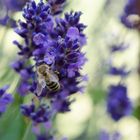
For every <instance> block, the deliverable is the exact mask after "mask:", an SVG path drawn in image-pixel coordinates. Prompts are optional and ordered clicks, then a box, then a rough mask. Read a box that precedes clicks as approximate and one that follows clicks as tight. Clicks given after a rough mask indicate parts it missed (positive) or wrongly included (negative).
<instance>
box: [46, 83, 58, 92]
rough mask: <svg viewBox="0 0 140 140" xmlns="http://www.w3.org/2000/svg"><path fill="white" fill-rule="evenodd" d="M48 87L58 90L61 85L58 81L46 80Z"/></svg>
mask: <svg viewBox="0 0 140 140" xmlns="http://www.w3.org/2000/svg"><path fill="white" fill-rule="evenodd" d="M46 85H47V87H48V88H49V89H50V90H52V91H57V90H59V89H60V85H59V83H57V82H53V81H51V82H46Z"/></svg>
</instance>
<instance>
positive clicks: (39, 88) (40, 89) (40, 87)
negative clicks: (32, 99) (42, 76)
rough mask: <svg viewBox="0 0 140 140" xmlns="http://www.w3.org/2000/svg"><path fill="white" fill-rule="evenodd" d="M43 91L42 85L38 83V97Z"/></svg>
mask: <svg viewBox="0 0 140 140" xmlns="http://www.w3.org/2000/svg"><path fill="white" fill-rule="evenodd" d="M42 90H43V87H42V85H41V84H40V83H38V84H37V89H36V93H37V95H38V96H40V95H41V93H42Z"/></svg>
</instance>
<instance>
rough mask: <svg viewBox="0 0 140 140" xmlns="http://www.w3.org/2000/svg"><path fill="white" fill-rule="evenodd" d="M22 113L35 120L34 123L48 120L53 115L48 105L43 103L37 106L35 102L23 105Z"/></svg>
mask: <svg viewBox="0 0 140 140" xmlns="http://www.w3.org/2000/svg"><path fill="white" fill-rule="evenodd" d="M21 111H22V113H23V114H24V115H25V116H27V117H29V118H30V119H31V120H33V122H34V123H42V122H47V121H48V120H49V119H50V117H51V112H50V109H49V107H48V106H47V105H45V104H41V105H40V106H39V107H37V108H36V106H35V104H34V103H32V104H31V105H22V106H21Z"/></svg>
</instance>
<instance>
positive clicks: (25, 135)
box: [22, 121, 32, 140]
mask: <svg viewBox="0 0 140 140" xmlns="http://www.w3.org/2000/svg"><path fill="white" fill-rule="evenodd" d="M31 127H32V122H31V121H30V122H29V124H28V126H27V128H26V131H25V133H24V135H23V138H22V140H27V138H28V135H29V134H30V132H31V131H30V130H31Z"/></svg>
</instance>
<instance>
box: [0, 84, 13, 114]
mask: <svg viewBox="0 0 140 140" xmlns="http://www.w3.org/2000/svg"><path fill="white" fill-rule="evenodd" d="M8 87H9V86H4V87H3V88H0V114H1V113H3V112H5V111H6V109H7V105H8V104H10V103H12V102H13V97H12V95H11V94H8V93H6V90H7V89H8Z"/></svg>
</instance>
